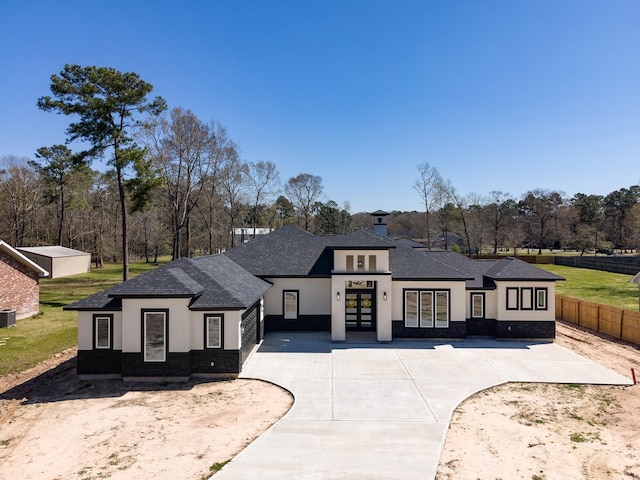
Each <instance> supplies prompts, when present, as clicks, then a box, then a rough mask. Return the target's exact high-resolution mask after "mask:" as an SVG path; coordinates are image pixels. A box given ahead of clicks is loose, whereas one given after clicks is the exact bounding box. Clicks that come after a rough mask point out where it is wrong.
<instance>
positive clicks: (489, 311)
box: [465, 290, 498, 319]
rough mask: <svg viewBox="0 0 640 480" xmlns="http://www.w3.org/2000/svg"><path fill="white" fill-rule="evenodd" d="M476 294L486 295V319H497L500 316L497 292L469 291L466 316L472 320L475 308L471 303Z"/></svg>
mask: <svg viewBox="0 0 640 480" xmlns="http://www.w3.org/2000/svg"><path fill="white" fill-rule="evenodd" d="M474 293H480V294H482V295H484V318H492V319H493V318H497V316H498V303H497V300H496V299H497V292H496V291H495V290H467V302H466V310H465V311H466V316H467V318H471V310H472V308H473V306H472V303H471V296H472V294H474Z"/></svg>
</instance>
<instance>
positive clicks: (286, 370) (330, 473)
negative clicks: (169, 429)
mask: <svg viewBox="0 0 640 480" xmlns="http://www.w3.org/2000/svg"><path fill="white" fill-rule="evenodd" d="M241 377H243V378H257V379H262V380H267V381H269V382H273V383H275V384H277V385H280V386H282V387H284V388H286V389H287V390H289V391H291V392H292V393H293V395H294V397H295V402H294V404H293V406H292V408H291V410H290V411H289V412H288V413H287V414H286V415H285V416H284V417H283V418H282V419H281V420H280V421H278V422H277V423H276V424H275V425H273V426H272V427H271V428H270V429H269V430H267V431H266V432H265V433H264V434H263V435H262V436H260V437H259V438H258V439H256V440H255V441H254V442H253V443H252V444H251V445H249V446H248V447H247V448H246V449H245V450H243V451H242V452H241V453H240V454H238V455H237V456H236V457H235V458H234V459H233V461H231V462H230V463H228V464H227V465H226V466H225V467H224V468H223V469H222V470H221V471H220V472H218V473H217V474H216V475H215V478H216V480H226V479H234V480H237V479H252V480H255V479H261V480H262V479H278V480H284V479H296V480H301V479H332V480H333V479H402V480H412V479H416V480H417V479H420V480H424V479H432V478H434V477H435V474H436V469H437V466H438V459H439V457H440V453H441V451H442V446H443V444H444V439H445V435H446V432H447V429H448V427H449V421H450V419H451V415H452V413H453V410H454V409H455V408H456V407H457V405H458V404H459V403H460V402H462V401H463V400H464V399H465V398H467V397H469V396H470V395H472V394H473V393H475V392H478V391H480V390H483V389H485V388H488V387H491V386H494V385H498V384H501V383H505V382H548V383H587V384H630V382H629V380H628V379H626V378H624V377H622V376H621V375H618V374H617V373H615V372H612V371H610V370H607V369H605V368H604V367H602V366H600V365H598V364H596V363H594V362H591V361H590V360H587V359H585V358H584V357H581V356H579V355H577V354H574V353H572V352H570V351H568V350H566V349H564V348H562V347H560V346H558V345H556V344H554V343H538V342H503V341H500V342H498V341H494V340H475V339H474V340H466V341H461V342H424V341H413V342H402V341H394V342H392V343H388V344H379V343H355V342H354V343H350V342H344V343H331V338H330V336H329V334H321V333H311V334H307V333H273V334H269V335H267V336H266V338H265V339H264V341H263V343H262V345H261V346H260V348H259V349H258V350H257V351H256V352H255V353H254V354H253V356H252V357H251V359H250V360H249V361H248V362H247V364H246V365H245V368H244V371H243V373H242V375H241ZM268 408H269V406H268V405H265V409H268Z"/></svg>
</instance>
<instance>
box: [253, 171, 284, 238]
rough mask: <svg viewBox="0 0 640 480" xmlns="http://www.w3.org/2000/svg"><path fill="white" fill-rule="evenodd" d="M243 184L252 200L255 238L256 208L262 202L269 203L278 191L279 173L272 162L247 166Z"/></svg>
mask: <svg viewBox="0 0 640 480" xmlns="http://www.w3.org/2000/svg"><path fill="white" fill-rule="evenodd" d="M245 177H246V179H245V183H246V185H247V187H248V188H249V189H250V190H251V195H252V198H253V205H252V206H253V237H254V238H255V236H256V223H257V221H258V208H259V207H260V204H261V203H263V202H270V201H271V200H272V199H273V197H274V196H275V195H277V194H278V191H279V190H280V173H279V172H278V169H277V168H276V165H275V163H272V162H257V163H253V162H251V163H249V164H248V165H247V173H246V175H245Z"/></svg>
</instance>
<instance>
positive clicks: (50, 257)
mask: <svg viewBox="0 0 640 480" xmlns="http://www.w3.org/2000/svg"><path fill="white" fill-rule="evenodd" d="M17 250H18V251H20V252H21V253H22V254H23V255H24V256H25V257H27V258H29V259H30V260H31V261H33V262H34V263H37V264H38V265H40V266H41V267H42V268H44V269H45V270H47V271H48V272H49V278H60V277H68V276H70V275H78V274H80V273H88V272H90V271H91V254H90V253H88V252H82V251H80V250H75V249H73V248H67V247H61V246H59V245H52V246H45V247H18V248H17Z"/></svg>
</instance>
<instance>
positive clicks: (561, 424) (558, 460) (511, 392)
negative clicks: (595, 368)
mask: <svg viewBox="0 0 640 480" xmlns="http://www.w3.org/2000/svg"><path fill="white" fill-rule="evenodd" d="M556 342H557V343H558V344H559V345H562V346H563V347H566V348H568V349H569V350H573V351H574V352H576V353H579V354H580V355H583V356H584V357H587V358H590V359H592V360H594V361H596V362H598V363H600V364H601V365H604V366H606V367H608V368H610V369H612V370H615V371H617V372H618V373H620V374H622V375H624V376H626V377H628V378H629V379H631V368H635V370H636V376H637V377H640V349H639V348H638V347H634V346H632V345H623V344H619V343H616V342H612V341H609V340H608V339H606V338H602V337H600V336H598V335H595V334H593V333H589V332H587V331H584V330H581V329H578V328H575V327H573V326H569V325H567V324H563V323H560V322H559V323H558V335H557V339H556ZM436 479H437V480H449V479H456V480H467V479H469V480H476V479H482V480H485V479H491V480H494V479H504V480H512V479H527V480H543V479H546V480H555V479H563V480H567V479H581V480H582V479H585V480H586V479H588V480H601V479H602V480H605V479H612V480H613V479H616V480H621V479H640V385H636V386H631V387H611V386H594V385H548V384H524V383H510V384H505V385H501V386H498V387H494V388H490V389H488V390H485V391H483V392H480V393H478V394H476V395H474V396H473V397H471V398H469V399H467V400H466V401H465V402H463V403H462V404H461V405H460V406H459V407H458V408H457V409H456V411H455V413H454V415H453V419H452V421H451V427H450V429H449V432H448V434H447V441H446V443H445V446H444V450H443V452H442V456H441V458H440V465H439V468H438V475H437V476H436Z"/></svg>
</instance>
